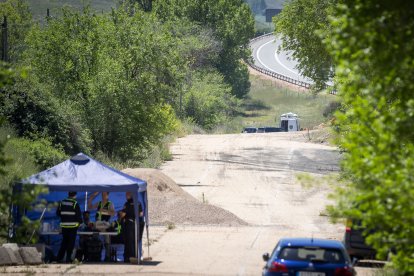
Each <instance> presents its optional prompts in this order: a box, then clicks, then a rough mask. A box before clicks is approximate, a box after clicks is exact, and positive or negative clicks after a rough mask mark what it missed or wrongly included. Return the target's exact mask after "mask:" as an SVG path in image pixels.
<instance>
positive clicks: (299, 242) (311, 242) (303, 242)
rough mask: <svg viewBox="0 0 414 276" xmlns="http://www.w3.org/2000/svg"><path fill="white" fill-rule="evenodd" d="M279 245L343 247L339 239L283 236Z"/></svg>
mask: <svg viewBox="0 0 414 276" xmlns="http://www.w3.org/2000/svg"><path fill="white" fill-rule="evenodd" d="M279 245H280V246H281V247H287V246H289V247H290V246H292V247H298V246H318V247H323V248H338V249H339V248H341V249H343V248H344V246H343V244H342V243H341V242H340V241H335V240H326V239H314V238H284V239H281V240H280V241H279Z"/></svg>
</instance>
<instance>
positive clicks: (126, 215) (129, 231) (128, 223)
mask: <svg viewBox="0 0 414 276" xmlns="http://www.w3.org/2000/svg"><path fill="white" fill-rule="evenodd" d="M126 200H127V201H126V202H125V204H124V209H122V211H121V213H120V214H121V217H122V219H123V220H124V231H123V233H124V245H125V246H124V262H126V263H129V262H130V258H131V257H133V258H136V257H137V256H136V252H135V212H134V201H133V199H132V194H131V193H130V192H127V193H126ZM138 213H139V239H138V242H141V240H142V234H143V232H144V226H145V222H144V214H143V211H142V206H141V203H140V202H138ZM137 230H138V229H137ZM138 244H139V243H138Z"/></svg>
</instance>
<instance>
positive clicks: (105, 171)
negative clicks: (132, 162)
mask: <svg viewBox="0 0 414 276" xmlns="http://www.w3.org/2000/svg"><path fill="white" fill-rule="evenodd" d="M22 183H23V184H35V185H36V184H38V185H45V186H46V187H48V188H49V190H50V191H75V192H82V191H88V192H89V191H90V192H128V191H129V192H135V191H138V192H144V191H146V189H147V183H146V182H145V181H143V180H141V179H139V178H135V177H132V176H130V175H128V174H125V173H123V172H120V171H118V170H115V169H113V168H111V167H108V166H106V165H104V164H102V163H100V162H98V161H96V160H94V159H92V158H91V157H89V156H87V155H86V154H83V153H79V154H78V155H75V156H74V157H72V158H71V159H68V160H66V161H64V162H62V163H60V164H58V165H56V166H54V167H52V168H50V169H47V170H45V171H43V172H40V173H38V174H35V175H32V176H30V177H29V178H26V179H24V180H23V181H22Z"/></svg>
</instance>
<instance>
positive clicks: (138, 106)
mask: <svg viewBox="0 0 414 276" xmlns="http://www.w3.org/2000/svg"><path fill="white" fill-rule="evenodd" d="M131 9H133V11H134V12H131ZM27 41H28V51H27V52H26V53H25V58H26V59H25V61H26V62H27V63H28V64H30V69H31V71H30V73H31V74H33V78H34V79H36V81H37V82H38V83H39V85H40V86H41V87H42V88H43V89H44V92H45V93H46V94H50V95H52V97H53V98H54V99H56V101H57V104H58V105H61V106H65V107H66V108H68V109H69V110H70V111H71V112H73V113H75V116H76V117H78V118H80V128H81V132H84V133H88V134H89V135H90V138H91V142H92V152H95V153H96V152H103V153H104V154H106V155H108V156H109V157H111V158H116V159H120V160H121V161H126V160H128V159H130V158H139V153H140V151H142V150H143V149H145V148H147V147H150V146H151V145H152V144H154V143H157V142H158V141H159V140H160V139H161V138H162V137H163V136H164V135H165V134H167V133H169V132H171V131H172V130H173V128H174V127H175V115H174V113H173V110H172V109H171V107H170V106H171V105H174V104H175V103H176V101H177V98H178V91H179V89H180V87H181V81H182V79H183V77H184V73H183V72H184V71H185V66H186V61H185V59H183V58H182V57H181V56H180V55H179V52H178V50H177V49H176V47H175V45H176V44H177V40H176V38H174V37H173V36H172V35H170V34H169V31H168V30H167V29H166V28H165V27H164V26H163V25H162V24H161V23H160V22H158V20H157V19H156V18H155V17H154V15H153V14H150V13H144V12H143V11H141V10H140V9H136V8H134V7H130V6H121V7H120V8H119V9H117V10H113V11H112V13H111V14H103V15H95V14H93V13H92V12H91V11H90V9H89V8H85V9H84V10H83V11H82V12H80V13H79V12H76V11H72V10H69V9H64V10H63V15H62V17H59V18H55V19H52V20H49V22H48V24H47V26H46V27H44V28H34V29H33V31H32V32H31V33H30V35H29V36H28V40H27Z"/></svg>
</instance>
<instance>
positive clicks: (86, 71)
mask: <svg viewBox="0 0 414 276" xmlns="http://www.w3.org/2000/svg"><path fill="white" fill-rule="evenodd" d="M157 3H158V5H157V6H156V8H157V9H156V11H153V12H151V10H153V8H154V7H153V5H155V2H154V3H153V1H151V0H128V1H119V4H118V5H117V8H113V9H112V11H111V12H107V13H104V12H99V13H95V12H93V11H92V10H91V9H90V8H89V7H84V8H83V9H79V8H78V6H76V8H74V9H70V8H63V9H61V10H59V11H54V13H53V16H51V17H49V18H45V19H44V20H41V21H40V23H35V22H34V21H33V20H32V15H31V13H30V9H29V6H28V5H27V2H26V1H25V0H7V1H5V2H1V3H0V15H6V16H7V18H8V31H9V56H10V59H9V64H8V67H9V68H12V69H10V70H2V71H1V74H0V76H1V81H2V83H1V87H0V92H1V93H0V116H1V117H3V118H4V121H5V123H4V125H2V126H0V165H1V166H0V173H2V178H1V180H0V224H1V227H0V236H1V237H5V235H6V234H7V227H8V224H9V216H8V208H9V205H10V203H11V202H13V203H19V204H20V203H24V204H23V205H22V207H28V206H27V204H30V203H31V202H32V201H33V198H34V197H36V196H37V195H38V193H40V192H42V189H39V190H38V189H32V188H30V189H29V190H27V191H26V190H25V191H23V193H22V194H21V195H20V197H19V198H16V197H15V195H14V194H13V193H12V188H13V184H14V183H15V181H16V180H18V179H21V178H24V177H27V176H29V175H30V174H32V173H34V172H36V171H39V170H41V169H46V168H48V167H51V166H53V165H55V164H57V163H59V162H61V161H62V160H64V159H66V158H67V157H68V156H70V155H73V154H76V153H78V152H80V151H82V152H85V153H87V154H91V155H93V156H95V157H97V158H99V159H101V160H104V161H106V162H108V163H111V164H123V165H129V166H137V165H148V164H149V165H151V166H157V165H159V164H160V161H161V160H160V158H164V159H165V158H170V155H169V153H168V146H167V143H168V142H170V141H171V139H172V138H171V135H173V133H174V131H176V129H177V127H178V126H183V125H184V124H187V122H192V124H197V125H199V126H201V127H203V128H204V129H212V128H214V127H215V126H217V125H218V124H221V123H224V122H226V121H227V120H229V119H230V118H231V116H233V114H235V113H236V112H237V111H238V107H239V104H240V100H238V99H237V98H236V96H239V97H243V96H244V95H245V94H246V93H247V92H248V89H249V82H248V75H247V68H246V67H245V65H243V64H242V63H241V59H242V58H245V57H247V56H248V55H249V51H248V49H247V44H248V41H249V38H250V36H251V35H252V34H253V21H252V16H251V13H250V10H249V8H248V6H247V5H245V4H243V1H241V0H240V1H239V0H232V1H218V2H217V1H168V0H164V1H157ZM170 4H171V5H170ZM205 11H206V12H207V14H204V12H205ZM201 14H203V17H200V15H201ZM45 15H46V11H45ZM36 18H37V17H36ZM13 72H22V74H14V73H13ZM3 73H4V74H3ZM9 75H13V81H12V82H11V81H10V76H9ZM180 120H181V121H182V122H183V123H181V122H180ZM177 133H178V131H177ZM6 142H7V143H6ZM5 172H7V174H5ZM25 189H27V188H25ZM21 200H23V201H24V202H21ZM24 223H30V222H29V221H28V220H24ZM20 229H21V230H22V231H26V230H27V228H25V227H22V228H20ZM24 242H26V241H24Z"/></svg>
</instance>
